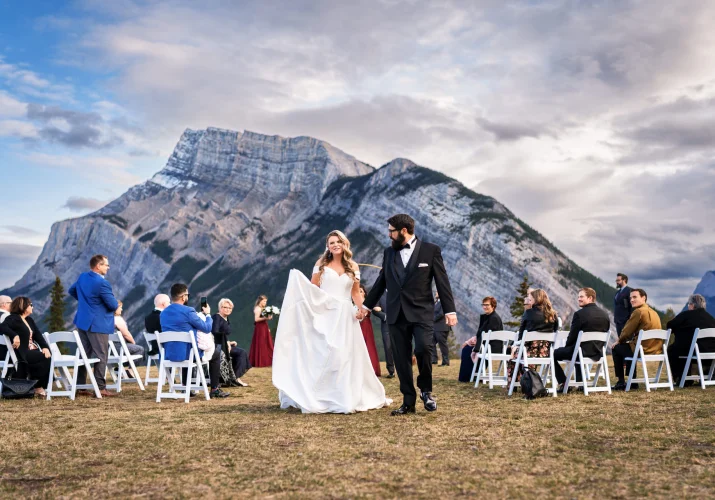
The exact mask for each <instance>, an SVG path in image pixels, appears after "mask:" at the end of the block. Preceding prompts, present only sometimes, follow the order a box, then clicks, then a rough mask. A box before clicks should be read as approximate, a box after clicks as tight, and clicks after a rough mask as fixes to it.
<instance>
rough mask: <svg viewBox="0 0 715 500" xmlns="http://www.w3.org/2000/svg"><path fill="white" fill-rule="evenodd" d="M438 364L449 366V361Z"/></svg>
mask: <svg viewBox="0 0 715 500" xmlns="http://www.w3.org/2000/svg"><path fill="white" fill-rule="evenodd" d="M439 366H449V363H442V364H441V365H439Z"/></svg>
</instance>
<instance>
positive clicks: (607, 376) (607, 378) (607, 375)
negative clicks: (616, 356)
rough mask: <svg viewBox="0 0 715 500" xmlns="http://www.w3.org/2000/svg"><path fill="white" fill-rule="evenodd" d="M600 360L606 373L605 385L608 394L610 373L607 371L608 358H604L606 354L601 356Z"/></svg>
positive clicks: (609, 391) (609, 390)
mask: <svg viewBox="0 0 715 500" xmlns="http://www.w3.org/2000/svg"><path fill="white" fill-rule="evenodd" d="M601 361H602V362H603V373H604V374H605V375H606V377H605V378H606V387H608V394H611V375H610V373H608V359H606V356H605V354H604V356H603V357H602V358H601Z"/></svg>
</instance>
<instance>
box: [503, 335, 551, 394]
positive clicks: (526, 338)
mask: <svg viewBox="0 0 715 500" xmlns="http://www.w3.org/2000/svg"><path fill="white" fill-rule="evenodd" d="M555 337H556V333H555V332H552V333H549V332H524V335H523V336H522V337H521V345H519V354H518V355H517V357H516V364H515V366H514V372H513V373H512V377H511V384H510V385H509V396H511V395H512V393H513V392H514V387H515V386H516V376H517V373H519V367H520V366H523V367H524V368H526V367H527V366H529V365H541V366H543V365H546V366H547V367H548V369H549V372H550V373H551V386H552V387H551V389H547V390H548V391H549V392H550V393H551V394H552V395H553V396H554V397H556V393H557V392H558V391H557V389H556V377H555V376H554V375H553V373H554V350H553V346H554V338H555ZM537 340H542V341H544V340H545V341H547V342H551V346H549V355H548V356H547V357H545V358H530V357H528V356H527V353H526V344H527V342H534V341H537ZM544 387H546V384H544Z"/></svg>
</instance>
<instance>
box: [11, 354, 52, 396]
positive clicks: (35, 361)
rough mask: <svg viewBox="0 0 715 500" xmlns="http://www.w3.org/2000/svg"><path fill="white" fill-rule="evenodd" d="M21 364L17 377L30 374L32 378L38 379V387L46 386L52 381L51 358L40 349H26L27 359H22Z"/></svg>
mask: <svg viewBox="0 0 715 500" xmlns="http://www.w3.org/2000/svg"><path fill="white" fill-rule="evenodd" d="M18 361H20V360H18ZM19 365H20V366H19V367H18V368H17V378H25V377H27V376H29V377H30V379H31V380H37V385H36V386H35V387H37V388H39V387H45V388H46V387H47V384H49V383H50V358H46V357H45V355H44V354H42V351H41V350H40V349H33V350H29V349H28V350H27V351H25V361H24V362H22V361H20V362H19Z"/></svg>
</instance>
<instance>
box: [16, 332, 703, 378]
mask: <svg viewBox="0 0 715 500" xmlns="http://www.w3.org/2000/svg"><path fill="white" fill-rule="evenodd" d="M711 338H715V328H703V329H702V330H701V329H700V328H696V329H695V333H693V342H692V343H691V344H690V351H689V352H688V355H687V356H681V358H686V361H685V369H684V370H683V376H682V377H680V388H681V389H682V388H683V387H685V381H686V380H699V381H700V387H702V388H703V389H705V387H706V386H708V385H715V380H713V374H715V352H700V347H699V346H698V340H699V339H711ZM693 357H695V360H696V361H697V362H698V374H697V375H688V374H689V373H690V363H692V361H693ZM704 359H710V360H712V361H711V362H710V371H709V372H708V376H707V378H706V377H705V376H704V374H703V360H704ZM3 376H4V375H3Z"/></svg>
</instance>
